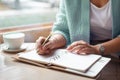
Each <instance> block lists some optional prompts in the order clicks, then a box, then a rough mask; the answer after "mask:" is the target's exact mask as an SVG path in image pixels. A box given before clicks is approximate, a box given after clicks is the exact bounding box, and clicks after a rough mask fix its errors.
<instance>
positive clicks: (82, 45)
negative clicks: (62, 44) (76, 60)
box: [67, 40, 99, 54]
mask: <svg viewBox="0 0 120 80" xmlns="http://www.w3.org/2000/svg"><path fill="white" fill-rule="evenodd" d="M67 50H68V51H70V52H72V53H77V54H98V53H99V51H98V47H97V46H93V45H90V44H89V43H87V42H85V41H82V40H80V41H76V42H73V43H72V44H71V45H70V46H68V47H67Z"/></svg>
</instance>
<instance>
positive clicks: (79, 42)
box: [67, 40, 87, 50]
mask: <svg viewBox="0 0 120 80" xmlns="http://www.w3.org/2000/svg"><path fill="white" fill-rule="evenodd" d="M78 45H87V43H86V42H85V41H83V40H81V41H76V42H73V43H72V44H71V45H70V46H68V47H67V50H71V49H73V48H74V47H76V46H78Z"/></svg>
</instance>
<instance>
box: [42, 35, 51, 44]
mask: <svg viewBox="0 0 120 80" xmlns="http://www.w3.org/2000/svg"><path fill="white" fill-rule="evenodd" d="M51 36H52V33H50V34H49V35H48V37H47V38H46V39H45V41H44V42H43V43H42V46H44V45H45V44H46V43H47V42H48V41H49V39H50V37H51Z"/></svg>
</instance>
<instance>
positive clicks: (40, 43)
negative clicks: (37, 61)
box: [36, 37, 45, 49]
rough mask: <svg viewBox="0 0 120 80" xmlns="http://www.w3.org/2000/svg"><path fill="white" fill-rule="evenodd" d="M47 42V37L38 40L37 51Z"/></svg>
mask: <svg viewBox="0 0 120 80" xmlns="http://www.w3.org/2000/svg"><path fill="white" fill-rule="evenodd" d="M44 41H45V37H39V38H38V39H37V40H36V49H39V48H41V47H42V43H43V42H44Z"/></svg>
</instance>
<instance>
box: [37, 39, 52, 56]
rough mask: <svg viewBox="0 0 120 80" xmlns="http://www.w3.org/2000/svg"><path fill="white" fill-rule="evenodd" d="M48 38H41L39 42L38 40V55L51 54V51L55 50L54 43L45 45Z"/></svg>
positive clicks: (49, 42)
mask: <svg viewBox="0 0 120 80" xmlns="http://www.w3.org/2000/svg"><path fill="white" fill-rule="evenodd" d="M45 39H46V38H44V37H40V38H39V39H38V40H36V52H37V53H38V54H48V53H51V50H52V49H53V48H54V47H53V46H54V45H52V44H53V41H50V40H49V41H48V42H47V43H45V44H44V45H42V44H43V42H44V41H45Z"/></svg>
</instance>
